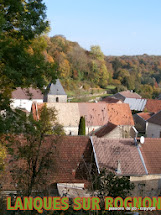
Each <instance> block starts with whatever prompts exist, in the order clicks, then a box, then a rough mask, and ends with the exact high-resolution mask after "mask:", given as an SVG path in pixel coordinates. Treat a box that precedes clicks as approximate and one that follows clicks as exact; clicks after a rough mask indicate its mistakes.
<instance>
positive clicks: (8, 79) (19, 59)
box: [0, 0, 56, 133]
mask: <svg viewBox="0 0 161 215" xmlns="http://www.w3.org/2000/svg"><path fill="white" fill-rule="evenodd" d="M45 11H46V6H45V4H44V3H43V1H42V0H37V1H35V0H17V1H11V0H1V1H0V111H2V110H5V111H6V113H7V115H8V112H10V111H11V110H10V98H11V93H12V91H13V90H14V89H15V88H16V87H29V86H31V85H32V86H34V87H39V88H40V89H42V88H43V86H44V85H45V84H46V83H47V82H48V81H49V80H50V81H51V80H52V79H55V77H56V72H54V68H55V65H54V64H53V63H49V62H47V61H46V59H45V55H44V54H43V50H45V48H46V45H47V42H46V41H45V39H44V37H42V36H41V35H42V34H43V33H44V32H45V31H46V30H47V29H48V28H49V23H48V21H46V14H45ZM10 122H11V121H10ZM5 123H6V125H7V121H5V120H4V118H2V116H1V115H0V132H1V133H3V132H5V130H4V129H3V128H4V127H6V125H4V124H5Z"/></svg>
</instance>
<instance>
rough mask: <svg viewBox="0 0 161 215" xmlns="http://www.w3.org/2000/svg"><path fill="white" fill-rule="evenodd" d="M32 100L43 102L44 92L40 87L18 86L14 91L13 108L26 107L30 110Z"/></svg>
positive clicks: (12, 97)
mask: <svg viewBox="0 0 161 215" xmlns="http://www.w3.org/2000/svg"><path fill="white" fill-rule="evenodd" d="M32 102H38V103H43V94H42V92H41V91H40V90H39V89H34V88H32V87H30V88H28V89H27V88H23V89H22V88H20V87H18V88H16V89H15V90H14V91H13V92H12V96H11V107H12V108H13V109H15V108H19V109H25V110H27V111H28V112H30V111H31V106H32Z"/></svg>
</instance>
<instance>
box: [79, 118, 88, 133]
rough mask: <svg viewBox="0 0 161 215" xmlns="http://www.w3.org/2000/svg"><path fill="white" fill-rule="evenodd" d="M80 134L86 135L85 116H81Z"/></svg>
mask: <svg viewBox="0 0 161 215" xmlns="http://www.w3.org/2000/svg"><path fill="white" fill-rule="evenodd" d="M78 135H86V125H85V117H83V116H81V118H80V122H79V130H78Z"/></svg>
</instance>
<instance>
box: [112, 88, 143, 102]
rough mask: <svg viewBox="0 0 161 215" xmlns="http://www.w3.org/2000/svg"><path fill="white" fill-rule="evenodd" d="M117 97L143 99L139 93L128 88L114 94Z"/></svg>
mask: <svg viewBox="0 0 161 215" xmlns="http://www.w3.org/2000/svg"><path fill="white" fill-rule="evenodd" d="M113 97H115V98H116V99H119V100H122V101H124V100H125V99H126V98H135V99H141V96H140V95H139V94H137V93H134V92H132V91H129V90H126V91H122V92H118V93H116V94H114V95H113Z"/></svg>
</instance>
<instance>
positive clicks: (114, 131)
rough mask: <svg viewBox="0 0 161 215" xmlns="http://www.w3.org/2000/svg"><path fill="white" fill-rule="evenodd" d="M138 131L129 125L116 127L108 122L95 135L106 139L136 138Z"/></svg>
mask: <svg viewBox="0 0 161 215" xmlns="http://www.w3.org/2000/svg"><path fill="white" fill-rule="evenodd" d="M137 133H138V132H137V130H136V129H135V127H134V126H127V125H115V124H113V123H111V122H108V123H107V124H106V125H104V126H102V127H101V128H100V129H98V130H96V131H95V132H94V133H93V135H94V136H97V137H104V138H118V139H119V138H129V137H133V138H134V137H136V136H137Z"/></svg>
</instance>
